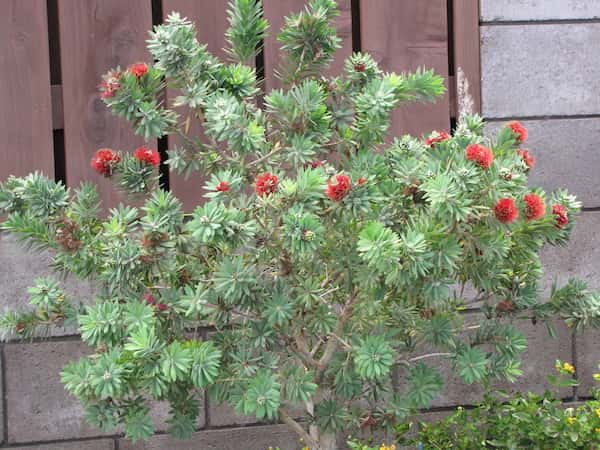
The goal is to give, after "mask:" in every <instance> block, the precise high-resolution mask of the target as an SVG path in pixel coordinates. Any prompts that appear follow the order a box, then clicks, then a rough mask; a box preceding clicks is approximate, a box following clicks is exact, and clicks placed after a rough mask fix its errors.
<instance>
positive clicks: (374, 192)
mask: <svg viewBox="0 0 600 450" xmlns="http://www.w3.org/2000/svg"><path fill="white" fill-rule="evenodd" d="M337 14H338V11H337V7H336V2H335V1H333V0H311V1H310V2H309V3H308V5H307V7H306V8H305V9H304V10H303V11H301V12H300V13H298V14H293V15H291V16H290V17H288V18H286V20H285V24H284V27H283V30H282V31H281V33H280V34H279V36H278V39H279V41H280V42H281V44H282V48H283V54H284V61H283V63H282V67H281V69H280V70H279V74H280V76H281V78H282V82H283V84H284V87H283V88H282V89H277V90H274V91H271V92H268V93H266V95H265V96H264V108H262V109H261V108H259V107H258V106H257V104H258V103H260V102H257V98H258V97H259V96H261V93H260V91H259V89H258V86H259V81H260V80H257V78H256V73H255V71H254V69H253V68H251V67H249V66H247V65H245V62H246V61H248V60H252V55H253V51H254V50H255V49H256V48H257V47H258V43H260V42H261V40H262V39H263V37H264V35H265V33H266V28H267V24H266V22H265V21H264V19H263V18H262V12H261V8H260V7H259V6H257V5H256V3H254V2H251V1H248V0H235V1H232V2H231V4H230V12H229V18H230V23H231V28H230V30H229V31H228V32H227V41H228V45H229V47H228V49H227V50H228V54H229V55H230V57H231V58H232V59H231V61H228V62H225V61H221V60H219V59H218V58H216V57H215V56H214V55H212V54H210V53H209V52H208V50H207V47H206V46H205V45H202V44H200V43H199V42H198V41H197V40H196V37H195V28H194V25H193V24H192V23H190V22H189V21H188V20H186V19H185V18H182V17H181V16H180V15H179V14H177V13H172V14H171V15H169V17H168V20H167V21H166V22H165V23H164V24H162V25H158V26H156V27H155V28H154V30H153V32H152V33H151V35H150V39H149V41H148V49H149V51H150V53H151V54H152V56H153V59H154V61H153V64H146V63H136V64H133V65H132V66H130V67H128V68H127V69H125V70H121V69H119V68H116V69H113V70H111V71H110V72H108V73H107V74H105V75H104V77H103V79H102V82H101V84H100V91H101V97H102V98H103V99H104V101H105V103H106V104H107V105H108V107H109V108H110V110H111V111H112V112H113V113H114V114H116V115H117V116H120V117H122V118H123V119H124V120H127V121H129V122H130V123H131V125H132V127H133V129H134V131H135V132H136V133H138V134H139V135H140V136H142V137H143V138H145V139H146V140H147V141H150V140H152V139H154V138H160V137H163V136H166V135H168V136H170V137H173V138H174V139H173V140H171V141H170V142H171V144H172V146H171V148H170V150H169V152H168V155H169V157H168V160H167V161H166V163H167V164H168V165H169V168H170V170H172V171H176V172H179V173H184V174H188V175H193V174H196V176H198V172H201V173H202V174H204V175H205V180H206V182H205V185H204V192H205V195H204V197H205V198H204V199H202V200H201V199H199V202H198V203H199V204H198V206H197V208H196V209H195V210H193V211H192V212H189V213H187V212H184V211H183V210H182V207H181V203H180V201H179V200H178V199H177V198H176V197H175V196H174V195H173V194H172V193H170V192H165V191H164V190H162V189H161V188H160V186H159V183H158V176H157V175H158V171H157V166H158V164H159V163H160V155H159V154H158V152H156V151H155V150H153V149H150V148H148V147H147V146H144V147H140V148H138V149H136V150H135V151H134V152H131V153H130V152H128V151H127V150H128V149H125V150H123V149H116V150H115V149H100V150H98V152H97V153H96V155H95V156H94V158H93V160H92V162H91V164H92V168H93V169H94V170H95V171H96V172H98V173H99V174H100V175H102V176H104V177H107V178H110V179H113V180H114V181H115V183H116V186H117V188H118V189H120V190H122V191H125V192H126V193H129V194H132V195H134V196H135V199H136V204H138V205H142V206H137V207H134V206H128V205H123V204H121V205H119V206H117V207H115V208H113V209H111V210H110V211H108V212H107V213H105V212H102V208H101V206H100V204H99V201H98V195H97V193H96V191H95V189H94V188H93V186H92V185H90V184H83V185H82V186H80V187H78V188H69V189H66V188H65V187H64V186H63V185H62V184H60V183H56V182H54V181H52V180H49V179H47V178H46V177H44V176H42V175H41V174H39V173H34V174H31V175H29V176H26V177H21V178H18V177H10V178H9V179H8V180H6V181H5V182H4V183H2V184H1V186H0V210H1V211H2V214H5V215H6V220H5V221H4V222H3V224H2V228H3V229H4V230H6V231H8V232H10V233H13V234H14V235H16V236H17V237H18V238H19V239H20V240H21V241H22V242H24V243H26V244H28V245H30V246H31V247H32V248H33V249H35V250H40V249H50V250H51V251H52V252H53V254H54V258H53V268H54V269H55V270H56V271H57V273H58V274H61V273H63V274H65V273H70V274H74V275H75V276H77V277H80V278H84V279H90V280H93V281H94V282H95V284H96V286H97V287H98V289H97V297H96V298H94V299H89V300H93V301H92V302H89V301H88V302H87V303H86V305H85V306H75V305H76V304H77V301H78V300H82V299H69V298H67V297H66V296H64V295H63V294H62V291H61V290H60V286H59V285H57V284H56V282H55V281H52V280H41V281H39V282H36V286H35V287H34V288H33V289H32V291H31V296H32V297H31V304H32V307H31V309H30V310H28V311H20V312H10V313H7V314H5V315H4V316H3V317H2V318H1V319H0V327H1V329H2V331H3V336H4V337H5V338H13V337H19V336H22V337H30V336H33V335H35V334H36V333H37V332H39V330H40V328H43V327H47V326H50V325H52V324H56V323H63V322H65V321H67V320H72V321H75V322H76V323H77V324H78V326H79V330H80V332H81V338H82V340H83V341H84V342H85V343H87V344H88V345H89V346H90V347H91V348H92V349H93V354H92V355H91V356H88V357H84V358H82V359H80V360H78V361H73V362H71V363H69V364H68V365H67V366H66V367H65V368H64V369H63V372H62V380H63V382H64V384H65V386H66V388H67V390H68V391H69V392H70V393H71V394H72V395H74V396H76V397H77V398H78V399H79V400H80V401H81V403H82V404H83V406H84V407H85V411H86V418H87V419H88V420H89V422H90V423H92V424H93V425H95V426H97V427H99V428H102V429H113V428H114V427H115V426H122V427H123V429H124V431H125V434H126V436H128V437H129V438H131V439H133V440H137V439H147V438H149V437H150V436H151V435H152V433H153V427H152V421H151V419H150V415H149V412H150V409H149V404H150V402H151V401H152V400H159V401H167V402H168V403H169V404H170V405H171V417H170V420H169V422H168V423H169V431H170V432H171V433H172V434H173V435H175V436H176V437H178V438H189V437H190V436H191V435H192V432H193V431H194V430H195V424H196V423H197V416H198V414H199V399H200V396H201V395H202V394H203V392H204V391H206V392H207V394H208V395H209V396H210V398H211V400H212V401H214V402H223V403H227V404H229V405H231V406H232V407H233V408H235V410H236V411H237V412H238V413H240V414H248V415H254V416H255V417H257V418H258V419H260V420H263V421H281V422H283V423H285V424H287V425H289V426H290V427H291V429H293V430H294V431H295V432H297V433H298V435H299V436H300V437H301V438H302V439H303V440H304V442H305V444H306V445H307V446H308V447H309V448H310V449H311V450H317V449H318V450H333V449H336V448H339V445H341V443H340V442H339V441H337V440H336V436H337V434H338V433H339V432H345V431H352V430H355V429H357V428H358V427H359V426H362V427H363V428H364V427H369V428H373V429H377V428H388V429H389V428H392V427H393V426H394V425H396V424H397V423H400V422H403V421H405V420H406V419H407V418H409V417H410V416H411V415H412V414H413V413H414V412H416V411H418V410H419V409H421V408H424V407H427V406H428V405H429V404H430V403H431V402H432V401H433V400H434V399H435V397H436V396H437V395H438V393H439V392H440V391H441V389H442V387H443V382H444V378H443V376H442V373H441V371H440V365H441V364H442V362H444V361H445V362H446V363H447V364H449V365H450V366H452V367H453V368H454V370H455V372H456V373H457V374H458V375H459V376H460V377H461V378H462V379H463V380H464V381H465V382H466V383H485V384H490V383H492V382H493V381H494V380H497V379H509V380H514V379H515V378H516V377H518V376H519V375H520V373H521V370H520V366H519V364H520V363H519V354H520V353H521V352H522V351H523V350H524V349H525V348H526V340H525V338H524V336H523V334H522V333H521V332H520V331H519V323H522V322H523V321H531V320H534V321H539V322H544V321H547V320H549V319H553V320H554V319H555V318H556V317H560V318H561V319H563V320H564V321H566V323H567V324H568V325H569V326H570V327H572V328H573V329H577V330H580V329H582V328H583V327H585V326H589V325H591V326H598V325H600V298H599V296H598V295H597V294H596V293H594V292H592V291H590V290H588V289H587V287H586V286H585V284H584V283H583V282H581V281H577V280H571V281H569V282H568V283H567V284H566V285H565V286H556V287H555V288H554V289H553V290H552V292H551V293H550V294H549V295H548V296H547V297H545V296H542V295H541V293H540V292H541V290H540V279H541V276H542V266H541V263H540V258H539V251H540V249H541V248H542V247H543V246H545V245H559V244H560V245H562V244H565V243H566V242H567V240H568V237H569V235H570V233H571V230H572V227H573V223H574V221H575V219H576V216H577V214H578V211H579V207H580V204H579V203H578V202H577V201H576V200H575V198H574V197H572V196H571V195H569V194H568V193H566V192H564V191H558V192H555V193H552V194H546V193H544V192H543V191H542V190H540V189H537V188H535V189H534V188H530V187H528V185H527V175H528V172H529V171H530V170H533V159H532V157H531V155H529V153H528V152H526V151H524V150H522V149H521V144H522V142H523V141H525V139H526V130H525V129H524V128H523V127H522V126H521V125H520V124H518V123H510V124H508V125H507V126H505V127H503V128H502V129H501V130H500V132H499V134H498V136H497V138H496V139H495V140H493V141H492V140H490V139H488V138H486V137H484V136H483V134H482V130H483V126H484V124H483V122H482V120H481V118H479V117H478V116H470V115H464V116H463V117H461V119H460V121H459V123H458V126H457V128H456V129H455V130H453V133H452V134H449V133H445V132H433V133H432V134H431V135H430V136H429V137H428V138H427V139H426V140H423V139H417V138H413V137H410V136H404V137H401V138H397V139H394V140H393V141H386V137H387V131H388V128H389V125H390V120H391V114H392V112H393V111H394V110H395V109H396V108H398V107H399V106H401V105H402V104H404V103H406V102H411V101H432V100H435V98H437V97H439V96H440V95H442V93H443V92H444V86H443V80H442V79H441V78H440V77H439V76H437V75H435V74H434V73H433V72H432V71H429V70H418V71H416V72H415V73H404V74H395V73H386V72H384V71H382V70H381V69H380V68H379V67H378V65H377V63H376V62H375V61H374V60H373V58H371V57H370V56H369V55H366V54H361V53H356V54H354V55H352V56H351V57H349V58H348V59H347V61H346V62H345V66H344V71H343V73H341V74H340V75H339V76H337V77H325V76H321V75H320V73H321V72H322V70H323V69H324V68H325V67H326V66H327V65H328V64H329V62H330V61H331V60H332V58H333V54H334V51H335V50H336V49H337V48H338V47H339V38H338V37H337V36H336V35H335V28H334V27H333V26H332V24H331V22H332V19H334V18H335V17H336V16H337ZM253 49H254V50H253ZM165 87H169V88H171V90H170V92H178V94H179V95H177V96H176V97H175V98H173V99H172V101H167V100H166V99H165V98H164V92H165ZM192 124H195V125H197V126H200V127H202V129H203V132H204V136H203V137H202V138H198V137H197V136H195V135H192V134H189V133H188V131H189V130H190V129H191V128H192V127H191V125H192ZM194 128H197V127H194ZM472 306H480V307H481V311H482V314H481V315H480V316H477V318H476V319H468V317H474V316H473V315H470V316H465V315H463V314H462V312H463V311H464V310H465V309H468V308H470V307H472ZM549 327H550V325H549ZM206 337H210V340H206V339H203V338H206ZM297 407H303V409H304V410H305V415H304V416H305V417H304V422H302V421H299V420H297V417H294V414H292V411H297V409H295V408H297Z"/></svg>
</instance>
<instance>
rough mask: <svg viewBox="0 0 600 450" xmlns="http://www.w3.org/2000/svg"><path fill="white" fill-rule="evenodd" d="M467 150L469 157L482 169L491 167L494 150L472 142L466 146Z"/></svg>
mask: <svg viewBox="0 0 600 450" xmlns="http://www.w3.org/2000/svg"><path fill="white" fill-rule="evenodd" d="M465 152H466V154H467V159H468V160H469V161H473V162H475V163H476V164H477V165H478V166H479V167H481V168H482V169H489V168H490V166H491V165H492V162H493V161H494V154H493V153H492V151H491V150H490V149H489V148H487V147H485V146H483V145H481V144H471V145H469V146H468V147H467V148H466V150H465Z"/></svg>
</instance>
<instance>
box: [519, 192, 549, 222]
mask: <svg viewBox="0 0 600 450" xmlns="http://www.w3.org/2000/svg"><path fill="white" fill-rule="evenodd" d="M523 201H524V202H525V217H526V218H527V220H537V219H540V218H542V217H544V214H546V205H545V204H544V200H542V197H540V196H539V195H537V194H527V195H526V196H525V197H523Z"/></svg>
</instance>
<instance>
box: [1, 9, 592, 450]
mask: <svg viewBox="0 0 600 450" xmlns="http://www.w3.org/2000/svg"><path fill="white" fill-rule="evenodd" d="M480 11H481V21H482V25H481V56H482V73H481V75H482V103H483V104H482V107H483V115H484V117H486V118H487V119H488V121H489V123H490V130H492V131H493V129H494V128H497V127H499V126H501V124H502V123H504V122H505V121H506V120H508V119H510V118H518V119H520V120H522V121H523V123H524V124H525V126H526V127H527V128H528V129H529V131H530V140H529V142H528V146H529V147H530V148H531V150H532V151H533V152H534V154H535V157H536V160H537V165H536V168H535V170H534V171H533V173H532V183H533V184H536V185H541V186H543V187H544V188H546V189H554V188H558V187H567V188H568V189H569V190H571V191H572V192H574V193H575V194H577V195H578V196H579V198H580V199H582V200H583V202H584V205H585V210H584V212H583V215H582V217H581V218H580V219H579V223H578V226H577V228H576V231H575V233H574V235H573V239H572V242H571V245H570V246H569V247H568V248H549V249H547V250H546V251H544V255H543V257H544V261H545V263H546V267H547V273H546V280H545V283H546V287H548V286H550V284H551V283H552V282H553V281H558V282H559V283H561V282H564V281H566V280H567V279H568V278H569V277H572V276H577V277H581V278H583V279H585V280H587V281H588V283H589V284H590V286H592V287H594V288H600V236H599V233H598V231H600V150H598V147H599V145H600V0H481V4H480ZM48 261H49V257H48V255H41V256H40V255H33V254H27V253H25V252H24V251H23V249H21V248H20V247H19V246H18V245H17V244H16V243H15V242H14V240H12V239H11V238H9V237H7V236H5V235H0V286H2V289H0V309H2V308H15V307H19V306H20V305H24V304H25V303H26V300H27V299H26V295H25V290H26V288H27V287H28V286H29V285H30V284H31V282H32V281H33V279H34V278H36V277H39V276H42V275H44V274H46V273H48V269H47V264H48ZM66 284H67V286H68V289H69V291H70V292H71V293H72V294H74V295H77V297H78V298H82V299H86V298H87V299H90V298H91V297H92V296H93V290H92V288H91V287H90V286H89V285H88V284H87V283H82V282H80V281H77V280H67V283H66ZM525 332H526V334H527V336H528V338H529V343H530V347H529V350H528V351H527V353H526V355H525V364H524V370H525V374H524V376H523V377H522V378H521V380H520V381H519V383H518V384H517V385H511V386H504V387H505V388H509V389H520V390H533V391H542V390H544V389H545V388H546V387H547V385H546V383H545V375H546V374H548V373H549V372H550V371H552V370H553V364H554V360H555V359H557V358H560V359H563V360H566V361H573V362H574V364H575V365H576V367H577V369H578V373H579V375H580V377H581V378H582V379H583V380H584V383H583V384H582V385H581V386H580V387H578V388H576V389H574V390H571V389H568V390H565V391H563V395H564V397H565V398H571V399H573V400H576V399H577V398H578V397H584V396H586V395H588V393H589V388H590V385H591V383H590V380H591V376H592V374H593V373H594V371H595V369H596V368H597V367H596V364H597V362H598V361H599V360H600V349H599V346H600V333H598V332H596V333H593V332H589V333H586V334H585V335H583V336H574V335H573V334H572V333H571V331H570V330H568V329H566V328H565V327H563V326H558V336H559V338H558V339H550V338H548V335H547V333H546V330H545V329H544V328H543V327H541V326H533V325H527V326H526V327H525ZM86 351H87V349H86V348H85V346H83V345H82V344H81V343H80V342H79V340H78V338H77V336H76V335H75V330H73V329H57V330H54V331H53V333H52V337H51V338H50V339H47V340H43V341H39V342H35V343H31V344H21V343H6V344H3V345H1V346H0V387H1V389H2V402H0V418H1V419H0V442H1V444H0V448H3V447H7V448H8V447H10V448H13V449H20V450H33V449H38V450H63V449H64V450H75V449H82V450H142V449H143V450H162V449H171V450H192V449H202V450H265V449H267V448H268V447H269V446H274V447H275V446H279V447H281V448H282V449H283V450H294V449H299V448H300V443H299V442H298V440H297V438H296V436H295V435H294V434H293V433H291V432H289V431H288V430H287V428H286V427H285V426H282V425H267V424H260V423H256V421H255V420H253V419H252V418H248V417H242V418H239V417H236V416H235V415H234V414H233V412H232V411H231V410H230V409H229V408H227V407H224V406H220V405H212V404H210V402H208V401H206V402H205V408H204V409H203V411H202V414H201V418H200V421H199V423H198V432H197V434H196V436H195V437H194V439H193V440H192V441H189V442H177V441H174V440H173V439H171V438H170V437H169V436H167V435H165V434H164V430H165V420H166V414H167V408H166V407H165V405H162V404H156V405H155V408H154V416H153V418H154V422H155V427H156V429H157V435H156V436H155V437H154V438H153V439H152V440H151V441H150V442H147V443H143V444H140V443H138V444H132V443H130V442H128V441H126V440H124V439H122V437H121V436H120V435H118V434H116V435H104V434H102V433H101V432H100V431H98V430H96V429H93V428H91V427H89V426H88V425H86V423H85V421H84V419H83V417H82V410H81V408H80V406H79V405H78V404H77V402H76V401H75V400H74V399H73V398H71V397H69V396H68V395H67V394H66V392H65V391H64V389H63V387H62V385H61V384H60V381H59V376H58V373H59V371H60V369H61V367H62V366H63V365H64V364H65V363H66V362H67V361H69V360H71V359H73V358H76V357H78V356H80V355H84V354H85V353H86ZM448 373H450V371H449V370H448ZM480 394H481V392H480V391H478V390H477V389H473V387H472V386H465V385H463V384H462V383H461V382H460V381H459V380H457V379H453V378H451V379H450V383H449V384H448V386H447V387H446V389H445V391H444V392H443V394H442V395H441V396H440V397H439V398H438V399H437V400H436V403H435V404H434V407H433V409H432V411H431V412H428V413H424V414H423V415H422V419H423V420H431V419H432V418H437V417H439V416H440V415H441V414H444V413H445V412H447V411H449V410H451V409H452V408H453V407H454V406H456V405H460V404H469V403H473V402H475V401H477V399H478V398H479V396H480Z"/></svg>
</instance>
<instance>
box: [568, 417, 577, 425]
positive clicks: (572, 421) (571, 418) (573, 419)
mask: <svg viewBox="0 0 600 450" xmlns="http://www.w3.org/2000/svg"><path fill="white" fill-rule="evenodd" d="M575 422H577V418H576V417H567V424H568V425H573V424H574V423H575Z"/></svg>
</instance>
